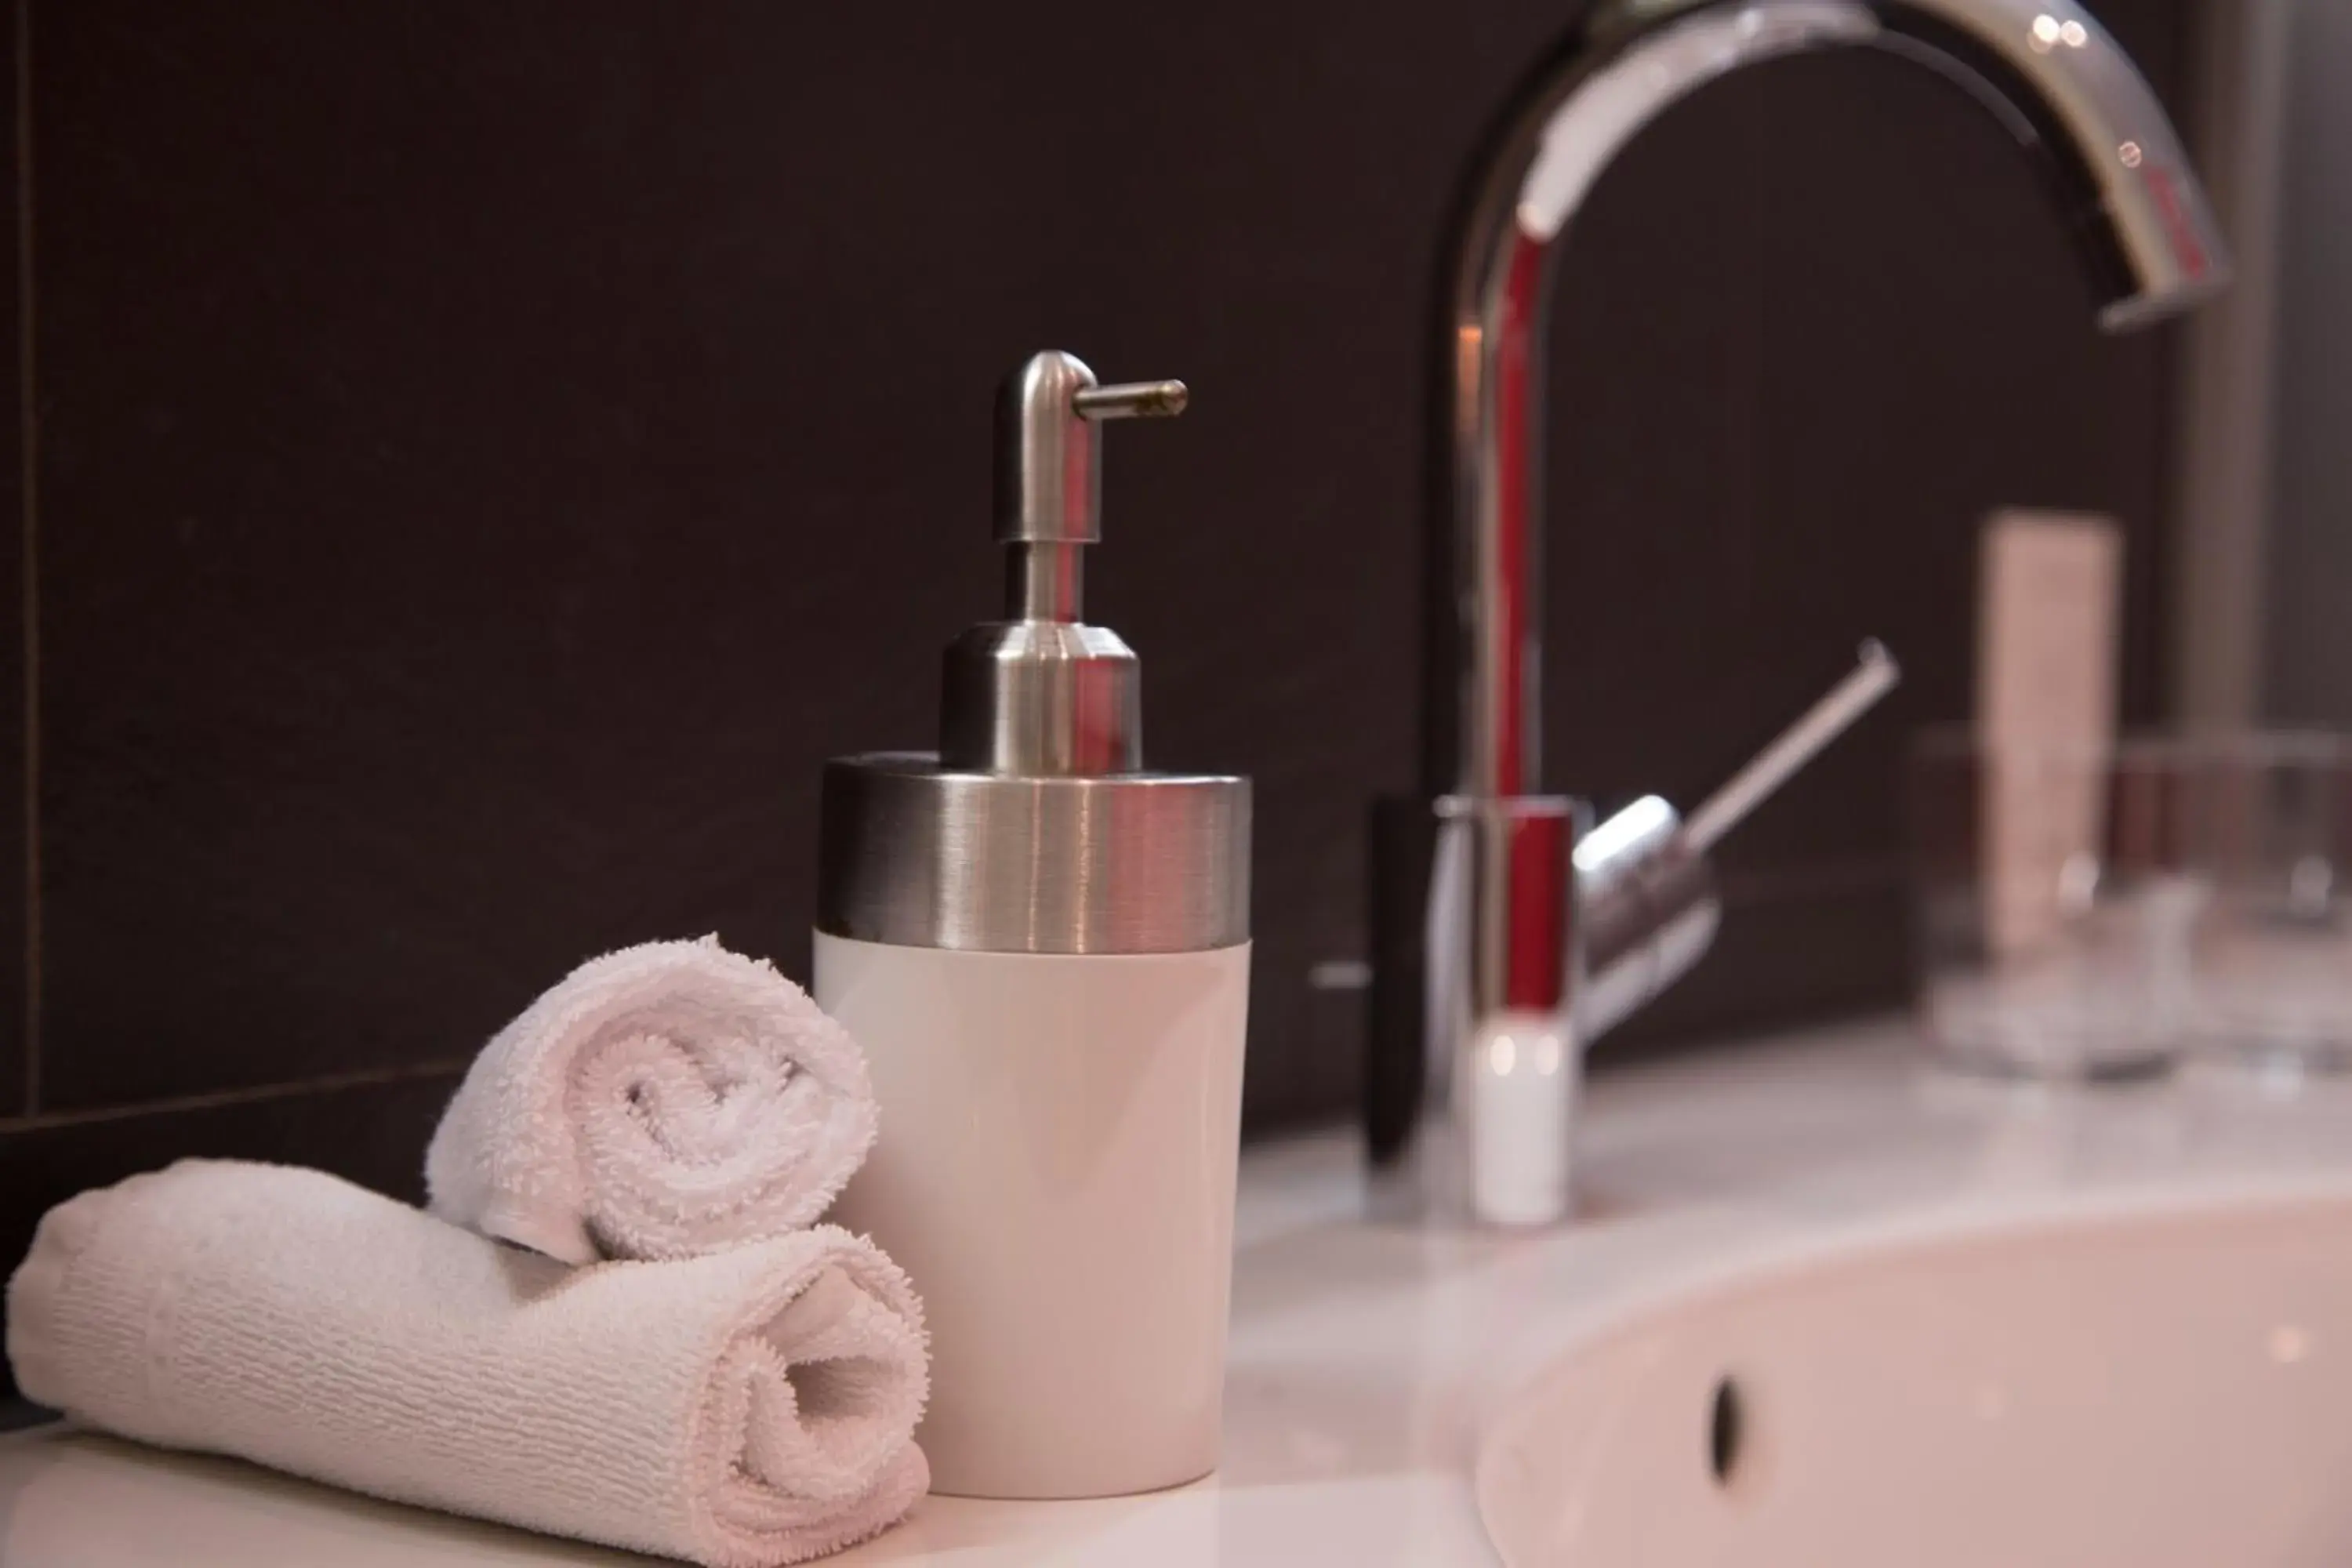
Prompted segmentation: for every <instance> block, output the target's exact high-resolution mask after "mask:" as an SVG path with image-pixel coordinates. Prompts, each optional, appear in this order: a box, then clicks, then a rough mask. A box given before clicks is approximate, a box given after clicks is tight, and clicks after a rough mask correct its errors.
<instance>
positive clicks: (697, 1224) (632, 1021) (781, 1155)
mask: <svg viewBox="0 0 2352 1568" xmlns="http://www.w3.org/2000/svg"><path fill="white" fill-rule="evenodd" d="M874 1131H875V1106H874V1089H873V1085H872V1083H871V1081H870V1080H869V1079H867V1077H866V1058H865V1057H864V1056H863V1055H862V1054H861V1053H860V1052H859V1051H858V1049H857V1045H856V1041H854V1040H852V1039H851V1038H850V1037H849V1036H848V1034H847V1033H846V1032H845V1030H844V1029H843V1028H842V1027H841V1026H840V1025H838V1024H836V1023H835V1022H834V1021H833V1020H832V1019H831V1018H829V1017H827V1016H825V1015H824V1013H823V1012H821V1011H819V1010H818V1007H817V1005H816V1004H815V1003H814V1002H812V1001H810V1000H809V998H808V994H807V993H806V992H804V991H803V990H802V989H801V988H800V987H799V986H797V985H795V984H793V983H792V982H791V981H789V980H787V979H785V978H784V977H783V976H782V975H781V974H779V973H776V972H775V970H774V969H772V967H770V966H769V965H768V964H766V963H758V962H755V961H753V960H751V959H748V958H744V957H742V956H740V954H737V953H732V952H728V951H727V950H726V949H725V948H723V947H720V946H719V940H718V939H717V938H716V937H706V938H705V939H703V940H702V941H700V942H647V943H646V944H645V945H644V946H642V947H630V948H623V949H622V950H621V951H620V952H609V953H606V954H605V955H604V957H602V958H597V959H591V960H590V961H589V962H588V963H583V964H582V965H581V966H580V967H579V968H577V969H575V970H573V971H572V973H570V974H569V975H567V976H565V978H564V979H563V980H562V982H561V983H560V984H557V985H556V987H555V988H554V989H553V990H551V991H550V992H548V993H547V994H545V995H543V996H541V998H540V999H539V1000H538V1001H536V1002H534V1003H532V1004H531V1005H530V1007H529V1008H527V1009H525V1010H524V1012H523V1014H522V1016H520V1017H518V1018H517V1019H515V1021H514V1022H513V1023H511V1024H509V1025H508V1026H506V1027H505V1028H504V1029H502V1030H500V1031H499V1035H498V1037H497V1038H495V1039H493V1040H491V1041H490V1043H489V1044H488V1046H487V1047H484V1048H483V1051H482V1054H481V1055H480V1056H478V1057H477V1058H474V1065H473V1066H472V1068H469V1069H468V1070H467V1074H466V1081H465V1082H464V1083H463V1084H461V1085H459V1086H458V1089H457V1097H456V1098H455V1099H453V1100H451V1101H450V1102H449V1109H448V1110H446V1111H445V1112H443V1114H442V1117H441V1125H440V1126H439V1127H438V1128H436V1130H435V1131H434V1134H433V1143H432V1146H431V1148H429V1149H428V1150H427V1151H426V1152H425V1184H426V1187H427V1189H428V1191H429V1192H430V1194H431V1202H430V1205H429V1206H430V1207H431V1209H432V1210H433V1212H434V1213H435V1214H437V1215H441V1216H442V1217H443V1218H445V1219H448V1220H453V1221H455V1222H456V1223H457V1224H459V1225H462V1226H469V1227H470V1228H472V1229H475V1230H478V1231H481V1232H482V1233H483V1234H485V1235H487V1236H495V1237H499V1239H501V1240H504V1241H511V1242H514V1243H516V1244H517V1245H519V1246H522V1247H530V1248H531V1249H532V1250H534V1251H538V1252H544V1253H546V1254H547V1255H548V1256H549V1257H551V1258H562V1260H563V1261H564V1262H566V1263H586V1262H590V1261H592V1260H593V1259H595V1258H684V1257H689V1256H691V1255H693V1254H696V1253H701V1252H709V1251H714V1250H716V1249H718V1248H719V1247H735V1246H739V1245H740V1244H741V1243H743V1242H747V1241H757V1240H761V1239H762V1238H764V1237H771V1236H774V1235H776V1234H778V1233H779V1232H782V1231H786V1230H792V1229H795V1228H797V1227H799V1226H805V1225H811V1224H814V1222H815V1221H816V1219H817V1217H818V1216H819V1215H822V1214H823V1213H824V1210H825V1206H826V1205H828V1204H830V1203H832V1202H833V1200H834V1198H835V1196H836V1195H838V1194H839V1193H840V1192H841V1189H842V1187H843V1185H844V1184H846V1183H847V1182H848V1180H849V1178H850V1176H851V1175H852V1174H853V1173H856V1169H857V1167H858V1164H859V1163H860V1162H862V1161H863V1160H864V1159H865V1158H866V1150H867V1149H868V1148H870V1147H871V1146H872V1145H873V1142H874Z"/></svg>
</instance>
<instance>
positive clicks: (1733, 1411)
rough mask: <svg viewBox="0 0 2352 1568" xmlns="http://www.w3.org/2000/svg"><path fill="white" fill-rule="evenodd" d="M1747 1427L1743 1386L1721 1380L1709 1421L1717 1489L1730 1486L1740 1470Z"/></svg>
mask: <svg viewBox="0 0 2352 1568" xmlns="http://www.w3.org/2000/svg"><path fill="white" fill-rule="evenodd" d="M1747 1425H1748V1421H1747V1414H1746V1412H1745V1411H1743V1410H1742V1409H1741V1408H1740V1402H1739V1385H1738V1384H1736V1383H1734V1382H1732V1381H1731V1379H1729V1378H1728V1377H1726V1378H1720V1379H1718V1380H1717V1383H1716V1385H1715V1399H1714V1401H1713V1403H1712V1405H1711V1407H1710V1408H1709V1410H1708V1412H1707V1419H1706V1462H1707V1468H1709V1469H1711V1470H1713V1471H1714V1472H1715V1484H1716V1485H1717V1486H1719V1487H1727V1486H1729V1485H1730V1484H1731V1478H1732V1476H1733V1475H1734V1474H1736V1473H1737V1472H1738V1468H1739V1445H1740V1440H1741V1438H1742V1437H1743V1436H1746V1432H1745V1428H1746V1426H1747Z"/></svg>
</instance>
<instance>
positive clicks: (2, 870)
mask: <svg viewBox="0 0 2352 1568" xmlns="http://www.w3.org/2000/svg"><path fill="white" fill-rule="evenodd" d="M28 3H29V0H18V3H17V4H16V5H11V6H9V7H8V8H7V9H6V11H5V15H0V109H5V113H0V133H5V134H6V135H7V136H8V137H9V139H10V153H9V156H7V157H6V158H5V160H0V1124H5V1119H6V1118H8V1117H12V1116H16V1115H20V1114H22V1113H23V1112H24V1111H25V1110H26V1108H27V1097H28V1095H29V1094H30V1093H31V1091H32V1089H33V1085H32V1084H31V1083H30V1082H29V1080H28V1078H27V1075H28V1073H29V1072H30V1071H31V1070H32V1069H33V1068H34V1067H35V1066H36V1064H37V1060H38V1058H36V1057H35V1056H34V1055H33V1053H32V1051H31V1050H30V1048H29V1042H28V1040H27V1039H26V1025H27V1022H28V1020H29V1017H30V1014H31V1010H32V999H31V998H30V997H29V996H28V995H27V994H26V981H27V979H28V977H29V976H30V974H31V973H32V971H31V968H30V966H29V964H28V962H27V961H28V958H29V956H30V952H31V946H32V942H31V937H32V931H31V930H30V928H29V921H31V919H32V900H31V898H30V897H29V879H28V877H27V875H26V814H25V795H26V788H25V784H26V767H25V752H26V747H27V746H28V745H29V744H31V737H32V728H33V727H32V725H31V723H30V722H29V719H30V715H29V714H28V713H27V712H26V706H25V697H26V682H25V671H26V657H25V656H26V639H27V637H28V635H29V631H30V628H29V627H28V626H26V597H25V581H26V579H25V563H26V552H27V548H28V546H27V532H28V529H29V526H30V515H31V514H30V511H29V510H28V507H27V504H26V503H27V501H28V500H29V493H28V490H27V471H26V453H25V402H24V397H25V392H26V387H25V381H26V377H25V375H24V374H23V366H24V353H25V342H26V338H25V320H24V310H23V308H22V298H23V296H22V289H23V287H24V270H23V268H21V267H20V266H19V262H20V260H21V259H22V255H23V247H24V243H25V237H26V229H25V227H24V224H23V217H24V206H25V184H24V179H23V171H22V170H21V169H20V168H19V167H18V162H19V160H18V158H17V157H16V130H17V127H18V118H17V117H18V111H19V110H20V108H21V105H20V104H19V102H18V94H17V90H16V89H17V84H18V80H19V77H18V70H19V66H20V61H21V59H22V58H23V57H22V54H21V52H20V45H21V43H22V34H21V29H22V26H23V23H24V13H23V7H24V5H26V4H28Z"/></svg>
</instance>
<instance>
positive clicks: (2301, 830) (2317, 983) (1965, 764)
mask: <svg viewBox="0 0 2352 1568" xmlns="http://www.w3.org/2000/svg"><path fill="white" fill-rule="evenodd" d="M1910 782H1911V790H1910V803H1909V804H1910V816H1911V826H1912V847H1913V858H1914V866H1915V879H1916V880H1915V889H1916V899H1917V914H1918V928H1917V942H1916V952H1917V954H1918V961H1919V965H1920V972H1919V980H1920V985H1919V996H1920V1006H1921V1011H1922V1015H1923V1019H1924V1022H1925V1025H1926V1026H1927V1033H1928V1036H1929V1038H1930V1039H1931V1040H1932V1041H1933V1042H1934V1044H1935V1045H1936V1047H1937V1049H1938V1050H1940V1051H1941V1052H1942V1053H1944V1054H1945V1055H1946V1056H1947V1057H1948V1058H1951V1059H1952V1060H1954V1061H1955V1062H1958V1063H1959V1064H1961V1065H1964V1066H1969V1067H1973V1068H1983V1069H1987V1070H1991V1071H1998V1072H2006V1073H2014V1074H2022V1075H2027V1076H2034V1077H2050V1078H2080V1079H2114V1078H2132V1077H2138V1076H2144V1075H2146V1074H2148V1073H2152V1072H2157V1071H2160V1070H2162V1069H2163V1068H2166V1067H2168V1066H2169V1065H2171V1064H2172V1063H2173V1062H2174V1061H2175V1060H2177V1059H2178V1058H2179V1056H2180V1054H2181V1053H2182V1052H2183V1051H2186V1050H2189V1049H2214V1050H2221V1051H2228V1052H2233V1053H2239V1054H2242V1055H2246V1056H2250V1057H2253V1058H2259V1059H2261V1060H2263V1062H2265V1063H2269V1064H2280V1063H2284V1064H2287V1065H2291V1066H2294V1067H2296V1068H2306V1069H2329V1070H2334V1069H2338V1068H2343V1067H2346V1066H2347V1065H2352V911H2347V908H2346V896H2347V889H2346V882H2345V878H2344V876H2343V875H2342V871H2343V869H2344V868H2346V867H2347V861H2352V743H2347V741H2346V740H2345V739H2343V738H2339V737H2336V736H2329V735H2317V734H2231V735H2218V736H2200V737H2183V738H2172V737H2137V738H2130V739H2126V740H2125V741H2122V742H2118V743H2117V744H2116V745H2115V746H2114V747H2112V748H2108V749H2104V750H2097V751H2091V750H2070V749H2068V748H2064V747H2060V746H2049V745H2037V744H2034V743H2032V742H2014V741H2001V742H1990V741H1985V740H1981V739H1979V737H1977V736H1976V735H1974V734H1972V733H1970V732H1969V731H1930V732H1928V733H1927V734H1925V735H1923V736H1922V737H1921V738H1920V740H1919V742H1918V743H1917V745H1916V747H1915V749H1914V752H1913V759H1912V773H1911V781H1910Z"/></svg>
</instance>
